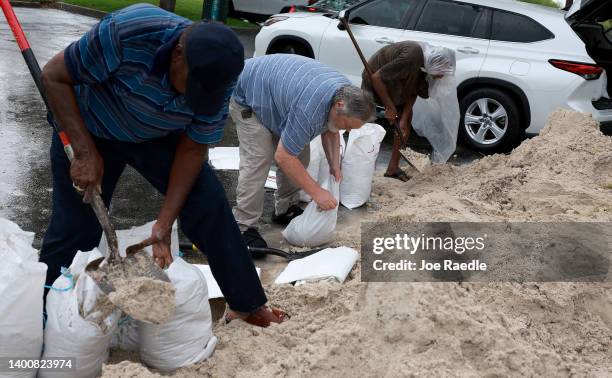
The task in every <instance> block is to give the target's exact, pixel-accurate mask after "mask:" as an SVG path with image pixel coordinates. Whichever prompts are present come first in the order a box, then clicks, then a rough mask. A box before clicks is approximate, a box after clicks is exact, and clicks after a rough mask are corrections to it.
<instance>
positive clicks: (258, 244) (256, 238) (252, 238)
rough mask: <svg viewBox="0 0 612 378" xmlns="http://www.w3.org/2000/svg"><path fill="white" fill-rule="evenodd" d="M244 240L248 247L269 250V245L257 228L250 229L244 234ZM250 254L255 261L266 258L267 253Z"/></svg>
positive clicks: (252, 252)
mask: <svg viewBox="0 0 612 378" xmlns="http://www.w3.org/2000/svg"><path fill="white" fill-rule="evenodd" d="M242 239H243V240H244V243H245V244H246V245H247V247H252V248H268V243H266V241H265V240H264V238H262V237H261V235H260V234H259V232H258V231H257V229H255V228H249V229H247V230H246V231H245V232H243V233H242ZM250 252H251V257H253V258H254V259H261V258H264V257H266V254H265V253H261V252H254V251H250Z"/></svg>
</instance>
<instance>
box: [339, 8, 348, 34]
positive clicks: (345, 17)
mask: <svg viewBox="0 0 612 378" xmlns="http://www.w3.org/2000/svg"><path fill="white" fill-rule="evenodd" d="M338 21H340V22H338V29H340V30H346V27H345V26H344V25H345V23H348V12H347V11H346V10H341V11H340V12H338Z"/></svg>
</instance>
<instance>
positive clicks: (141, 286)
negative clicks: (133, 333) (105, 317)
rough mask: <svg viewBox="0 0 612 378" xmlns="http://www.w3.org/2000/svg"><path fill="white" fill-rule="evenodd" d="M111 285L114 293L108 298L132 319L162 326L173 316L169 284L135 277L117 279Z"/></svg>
mask: <svg viewBox="0 0 612 378" xmlns="http://www.w3.org/2000/svg"><path fill="white" fill-rule="evenodd" d="M113 285H114V286H115V291H113V292H111V293H110V294H109V295H108V298H109V299H110V301H111V302H112V303H114V304H115V305H116V306H117V307H119V308H120V309H121V310H123V312H125V313H126V314H128V315H129V316H131V317H132V318H133V319H137V320H140V321H143V322H148V323H153V324H162V323H165V322H167V321H168V320H170V318H171V317H172V315H174V310H175V301H174V286H172V283H170V282H164V281H160V280H154V279H152V278H149V277H137V278H134V279H130V280H126V279H119V280H116V281H113Z"/></svg>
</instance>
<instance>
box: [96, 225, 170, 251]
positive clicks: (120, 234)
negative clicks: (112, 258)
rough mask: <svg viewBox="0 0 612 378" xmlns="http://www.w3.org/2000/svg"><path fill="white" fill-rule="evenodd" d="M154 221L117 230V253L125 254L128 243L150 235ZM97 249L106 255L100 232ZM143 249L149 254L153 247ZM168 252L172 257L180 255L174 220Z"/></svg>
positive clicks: (103, 236)
mask: <svg viewBox="0 0 612 378" xmlns="http://www.w3.org/2000/svg"><path fill="white" fill-rule="evenodd" d="M154 224H155V221H151V222H149V223H147V224H143V225H142V226H138V227H132V228H130V229H128V230H119V231H117V239H118V241H119V254H121V255H122V256H125V250H126V248H127V247H129V246H130V245H133V244H136V243H140V242H141V241H143V240H145V239H146V238H148V237H150V236H151V230H152V229H153V225H154ZM98 249H99V250H100V252H102V254H103V255H104V256H106V254H107V251H108V245H107V244H106V236H105V235H104V234H102V239H101V240H100V245H99V246H98ZM145 251H147V252H148V253H149V254H152V253H153V249H152V247H151V246H149V247H146V248H145ZM170 252H171V253H172V258H176V257H179V256H180V250H179V237H178V225H177V222H174V224H173V225H172V233H171V234H170Z"/></svg>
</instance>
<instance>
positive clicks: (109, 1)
mask: <svg viewBox="0 0 612 378" xmlns="http://www.w3.org/2000/svg"><path fill="white" fill-rule="evenodd" d="M62 1H63V2H65V3H68V4H74V5H79V6H82V7H86V8H92V9H97V10H101V11H104V12H112V11H115V10H117V9H121V8H125V7H127V6H128V5H132V4H136V3H149V4H153V5H159V0H157V1H156V0H62ZM203 5H204V3H203V0H177V1H176V9H175V10H174V11H175V13H176V14H178V15H180V16H183V17H186V18H188V19H190V20H200V19H201V17H202V8H203ZM226 24H227V25H229V26H238V27H254V26H255V25H254V24H251V23H249V22H245V21H242V20H240V19H237V18H232V17H229V18H228V19H227V22H226Z"/></svg>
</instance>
